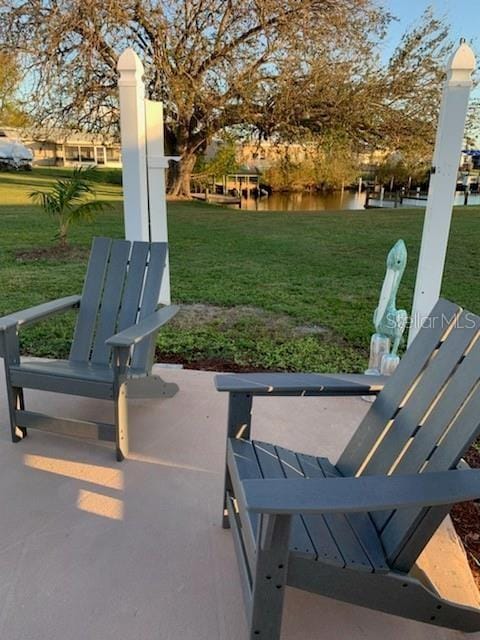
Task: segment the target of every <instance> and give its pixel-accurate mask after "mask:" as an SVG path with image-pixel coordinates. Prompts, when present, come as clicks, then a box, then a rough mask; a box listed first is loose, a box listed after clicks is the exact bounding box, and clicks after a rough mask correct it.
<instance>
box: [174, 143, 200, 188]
mask: <svg viewBox="0 0 480 640" xmlns="http://www.w3.org/2000/svg"><path fill="white" fill-rule="evenodd" d="M196 159H197V156H196V155H195V154H194V153H191V152H189V151H186V152H184V153H182V156H181V160H180V163H179V167H178V169H177V172H176V174H175V175H174V178H173V181H172V184H171V187H170V194H171V195H172V196H185V197H187V198H189V197H190V179H191V177H192V171H193V167H194V166H195V161H196Z"/></svg>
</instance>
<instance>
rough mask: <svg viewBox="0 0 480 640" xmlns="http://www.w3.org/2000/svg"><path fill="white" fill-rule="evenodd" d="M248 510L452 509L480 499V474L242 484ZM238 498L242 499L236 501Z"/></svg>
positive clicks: (312, 511)
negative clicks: (444, 507)
mask: <svg viewBox="0 0 480 640" xmlns="http://www.w3.org/2000/svg"><path fill="white" fill-rule="evenodd" d="M241 486H242V490H243V495H242V496H240V501H241V502H243V506H244V507H245V508H246V509H247V510H248V511H253V512H258V513H268V514H277V515H280V514H290V515H293V514H299V513H301V514H306V515H308V514H320V513H353V512H367V511H384V510H390V509H408V508H421V507H431V506H437V505H449V504H455V503H457V502H464V501H466V500H473V499H476V498H478V497H480V469H478V470H474V469H472V470H470V471H458V470H451V471H440V472H432V473H422V474H412V475H408V476H402V475H398V476H395V475H392V476H361V477H358V478H320V479H318V478H303V479H297V478H281V479H258V480H257V479H256V480H243V481H242V483H241ZM237 497H238V496H237Z"/></svg>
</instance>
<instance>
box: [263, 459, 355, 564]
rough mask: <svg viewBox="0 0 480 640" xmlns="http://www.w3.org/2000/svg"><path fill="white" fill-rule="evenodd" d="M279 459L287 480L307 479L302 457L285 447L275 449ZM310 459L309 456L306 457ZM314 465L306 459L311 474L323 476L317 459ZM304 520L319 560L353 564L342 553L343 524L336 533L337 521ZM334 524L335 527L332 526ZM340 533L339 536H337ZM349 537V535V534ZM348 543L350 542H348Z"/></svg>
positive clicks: (330, 562) (321, 517)
mask: <svg viewBox="0 0 480 640" xmlns="http://www.w3.org/2000/svg"><path fill="white" fill-rule="evenodd" d="M275 450H276V452H277V455H278V458H279V460H280V464H281V465H282V468H283V472H284V474H285V477H286V478H293V477H299V476H300V477H305V476H306V473H305V471H304V465H303V464H301V463H302V460H301V459H300V456H297V454H295V453H294V452H293V451H290V450H289V449H284V448H283V447H275ZM305 457H308V456H305ZM312 460H313V461H314V464H313V465H312V466H313V467H316V469H315V468H313V469H312V468H311V467H310V466H308V465H307V462H306V460H305V459H304V461H303V462H304V464H305V467H307V466H308V469H309V471H310V473H312V477H314V475H313V474H315V473H317V477H318V476H322V471H321V469H320V467H319V466H318V464H317V461H316V460H315V458H313V457H312ZM302 520H303V522H304V524H305V527H306V529H307V531H308V534H309V536H310V538H311V540H312V541H313V544H314V545H315V549H316V552H317V556H318V559H319V560H321V561H322V562H327V563H329V564H333V565H335V566H339V567H344V566H345V565H346V564H351V561H350V558H349V554H345V555H346V556H347V558H349V559H348V560H347V558H346V557H345V555H344V554H343V553H342V551H341V542H344V546H345V540H344V537H342V530H341V529H342V523H341V522H340V523H339V526H337V527H336V529H340V531H335V524H336V521H335V519H333V521H332V522H331V523H330V522H329V518H328V517H327V518H325V517H324V516H302ZM330 524H332V525H333V526H330ZM336 533H338V536H337V535H336ZM347 535H348V534H347ZM347 542H348V543H349V542H350V540H348V541H347ZM363 560H364V558H358V561H359V566H361V564H360V561H363Z"/></svg>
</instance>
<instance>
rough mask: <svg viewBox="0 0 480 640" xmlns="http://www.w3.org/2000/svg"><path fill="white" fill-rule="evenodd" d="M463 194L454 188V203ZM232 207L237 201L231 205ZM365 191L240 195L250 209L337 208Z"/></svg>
mask: <svg viewBox="0 0 480 640" xmlns="http://www.w3.org/2000/svg"><path fill="white" fill-rule="evenodd" d="M373 203H374V204H375V206H380V207H381V206H382V203H381V202H379V201H376V200H375V201H374V202H372V204H373ZM463 203H464V194H463V193H461V192H457V193H456V195H455V201H454V205H463ZM426 204H427V203H426V201H425V200H422V201H418V200H417V201H415V199H414V198H405V201H404V204H403V207H404V208H405V207H415V206H420V207H425V206H426ZM468 204H469V205H480V194H470V196H469V199H468ZM232 206H234V207H235V208H237V207H238V205H232ZM364 206H365V193H358V192H357V191H344V192H343V193H342V192H340V191H335V192H333V193H320V192H313V193H309V192H300V193H278V192H277V193H272V195H271V196H269V197H263V198H258V199H255V198H248V199H247V198H242V209H248V210H251V211H338V210H341V209H352V210H353V209H364ZM383 206H384V207H393V206H394V203H393V202H392V201H391V200H388V201H387V200H385V201H384V202H383Z"/></svg>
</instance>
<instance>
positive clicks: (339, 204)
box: [242, 191, 365, 211]
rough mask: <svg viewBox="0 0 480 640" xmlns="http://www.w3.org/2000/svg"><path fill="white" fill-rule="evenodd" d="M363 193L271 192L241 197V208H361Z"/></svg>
mask: <svg viewBox="0 0 480 640" xmlns="http://www.w3.org/2000/svg"><path fill="white" fill-rule="evenodd" d="M364 205H365V193H361V194H359V193H357V192H351V191H344V192H343V193H341V192H340V191H336V192H334V193H325V194H323V193H318V192H313V193H308V192H300V193H272V195H271V196H270V197H268V198H267V197H264V198H259V199H257V200H255V199H254V198H248V199H247V198H242V209H249V210H252V211H335V210H337V209H363V208H364Z"/></svg>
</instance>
